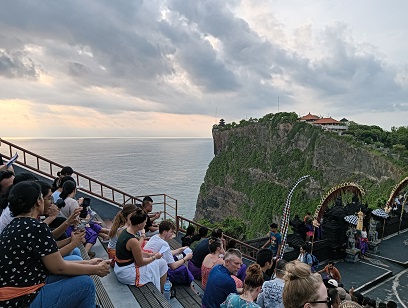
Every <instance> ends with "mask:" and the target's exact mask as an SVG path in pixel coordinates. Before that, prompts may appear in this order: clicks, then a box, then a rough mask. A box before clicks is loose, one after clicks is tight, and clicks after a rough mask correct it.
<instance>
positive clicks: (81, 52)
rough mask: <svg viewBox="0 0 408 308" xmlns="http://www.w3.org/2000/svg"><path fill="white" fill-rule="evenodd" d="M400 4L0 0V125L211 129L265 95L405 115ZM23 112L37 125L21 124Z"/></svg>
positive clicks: (298, 105) (260, 107) (57, 132)
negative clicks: (77, 121)
mask: <svg viewBox="0 0 408 308" xmlns="http://www.w3.org/2000/svg"><path fill="white" fill-rule="evenodd" d="M407 11H408V3H406V1H403V0H396V1H393V2H392V4H391V3H387V2H384V1H380V0H376V1H368V0H363V1H358V3H355V1H351V0H347V1H330V2H329V1H312V2H310V1H301V0H293V1H283V0H282V1H271V0H242V1H238V0H230V1H225V0H224V1H220V0H205V1H204V0H202V1H199V0H197V1H186V0H168V1H159V0H149V1H142V0H134V1H127V0H121V1H118V0H116V1H108V0H105V1H80V0H76V1H51V0H49V1H4V2H3V3H2V9H1V10H0V29H1V31H0V128H1V134H0V135H1V136H3V137H4V136H28V137H29V136H67V135H68V136H84V135H85V136H96V135H101V136H210V135H211V125H212V124H214V122H215V121H217V119H219V118H221V117H223V118H224V119H226V121H227V122H232V121H239V120H240V119H242V118H245V117H261V116H263V115H265V114H266V113H270V112H272V113H275V112H277V111H278V97H279V109H280V111H294V112H297V113H299V114H301V115H303V114H306V113H307V112H309V111H310V112H312V113H314V114H318V115H322V116H327V115H330V116H332V117H335V118H337V119H341V118H343V117H346V118H348V119H350V120H355V121H357V122H360V123H364V124H378V125H380V126H382V127H384V128H385V129H388V130H389V129H390V128H391V126H402V125H407V124H406V118H407V116H408V99H407V97H408V75H407V72H408V63H407V60H406V55H407V54H408V43H407V40H406V37H408V30H407V29H408V22H407V18H406V16H405V14H406V12H407ZM10 113H12V114H14V115H15V118H14V121H12V122H11V121H10ZM23 114H24V116H23ZM80 115H82V116H81V117H84V119H86V121H83V122H84V123H88V124H84V123H82V124H81V125H80V128H79V129H76V125H74V122H75V119H77V117H78V116H80ZM27 119H30V121H31V123H34V122H35V123H37V124H36V125H35V126H32V127H28V128H27V129H26V130H24V129H23V127H22V126H23V125H24V121H28V120H27ZM51 120H54V122H51ZM135 121H137V122H136V123H138V124H139V125H135ZM55 122H58V123H59V124H58V125H54V128H53V130H52V132H51V131H49V130H48V129H47V127H49V126H50V125H53V123H54V124H55ZM107 123H110V125H107ZM191 123H196V125H195V126H194V129H191ZM17 125H18V126H19V127H18V129H16V126H17ZM87 125H88V126H89V127H87ZM147 126H150V128H149V129H147V128H146V127H147Z"/></svg>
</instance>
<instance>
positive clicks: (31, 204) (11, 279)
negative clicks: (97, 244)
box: [0, 181, 109, 308]
mask: <svg viewBox="0 0 408 308" xmlns="http://www.w3.org/2000/svg"><path fill="white" fill-rule="evenodd" d="M9 206H10V210H11V213H12V214H13V216H14V219H13V220H12V221H11V222H10V224H9V225H8V226H7V227H6V228H5V229H4V231H3V232H2V233H1V234H0V249H1V251H2V253H1V254H0V268H1V269H2V273H1V275H0V285H1V294H0V306H1V307H4V306H7V307H9V306H13V307H28V306H30V307H62V308H64V307H67V308H71V307H87V308H88V307H89V308H91V307H95V285H94V283H93V280H92V279H91V278H90V277H88V276H85V275H98V276H101V277H103V276H105V275H107V274H108V273H109V264H108V263H107V262H105V261H103V260H101V259H93V260H83V261H65V260H64V259H63V258H62V257H61V254H60V252H59V251H58V247H57V245H56V243H55V241H54V239H53V236H52V233H51V230H50V229H49V227H48V226H47V225H46V224H44V223H42V222H40V221H38V220H37V217H38V216H40V215H42V214H43V209H44V199H43V196H42V194H41V187H40V186H39V185H38V184H37V183H35V182H26V181H24V182H20V183H18V184H16V185H14V186H13V188H12V189H11V191H10V195H9ZM22 226H24V227H22ZM16 236H17V237H18V238H20V239H21V240H19V241H15V240H14V238H15V237H16ZM34 247H35V248H34ZM33 248H34V249H33ZM16 273H20V274H18V275H16ZM50 273H51V274H53V275H58V276H52V275H50ZM79 275H82V276H79ZM68 276H76V277H68ZM78 286H80V287H78Z"/></svg>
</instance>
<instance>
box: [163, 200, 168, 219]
mask: <svg viewBox="0 0 408 308" xmlns="http://www.w3.org/2000/svg"><path fill="white" fill-rule="evenodd" d="M166 205H167V200H166V194H164V207H163V208H164V220H166V219H167V206H166Z"/></svg>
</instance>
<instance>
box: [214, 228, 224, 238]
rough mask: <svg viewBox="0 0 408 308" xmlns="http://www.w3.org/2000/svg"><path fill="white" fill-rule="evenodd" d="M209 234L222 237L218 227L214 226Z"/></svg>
mask: <svg viewBox="0 0 408 308" xmlns="http://www.w3.org/2000/svg"><path fill="white" fill-rule="evenodd" d="M211 236H214V237H218V238H221V237H222V230H221V229H220V228H215V229H213V230H212V232H211Z"/></svg>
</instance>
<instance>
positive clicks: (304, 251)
mask: <svg viewBox="0 0 408 308" xmlns="http://www.w3.org/2000/svg"><path fill="white" fill-rule="evenodd" d="M299 250H300V253H299V256H298V258H297V259H298V260H299V261H300V262H303V263H305V264H307V265H309V266H310V268H311V270H312V269H313V258H312V256H311V254H310V253H309V247H308V246H307V245H302V246H300V248H299Z"/></svg>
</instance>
